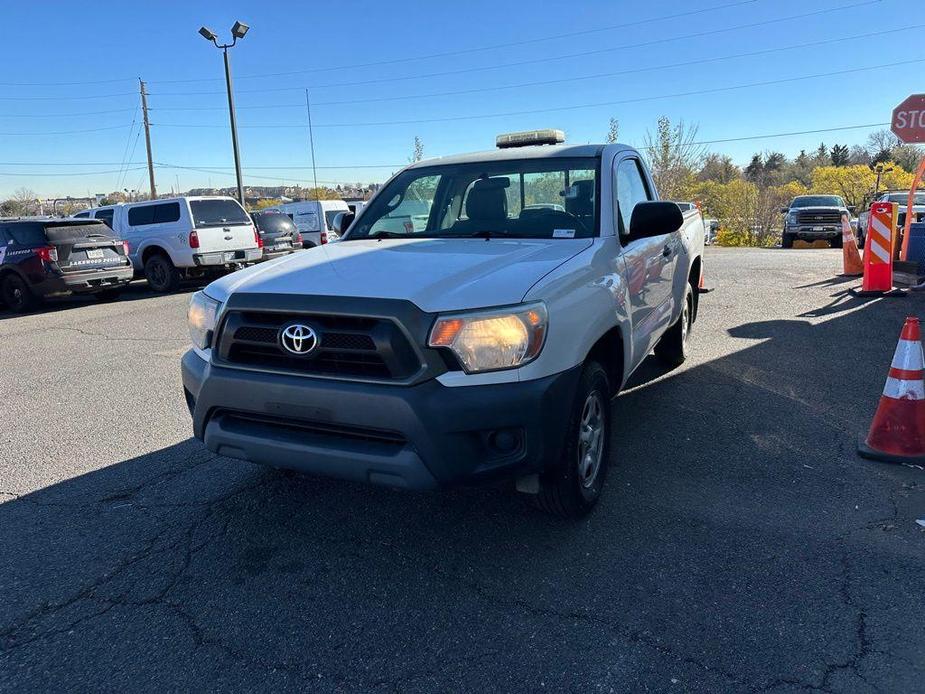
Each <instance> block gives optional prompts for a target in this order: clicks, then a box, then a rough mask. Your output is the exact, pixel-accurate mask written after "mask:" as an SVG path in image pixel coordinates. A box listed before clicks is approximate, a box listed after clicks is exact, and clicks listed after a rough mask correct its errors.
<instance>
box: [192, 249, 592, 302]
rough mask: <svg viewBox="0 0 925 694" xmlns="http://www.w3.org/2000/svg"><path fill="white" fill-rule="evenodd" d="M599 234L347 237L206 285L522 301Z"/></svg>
mask: <svg viewBox="0 0 925 694" xmlns="http://www.w3.org/2000/svg"><path fill="white" fill-rule="evenodd" d="M592 242H593V239H490V240H485V239H468V238H467V239H384V240H365V239H364V240H361V241H341V242H339V243H332V244H327V245H324V246H319V247H317V248H312V249H310V250H307V251H301V252H299V253H296V254H293V255H290V256H286V257H284V258H280V259H278V260H274V261H270V262H268V263H263V264H261V265H257V266H254V267H251V268H248V269H246V270H242V271H240V272H235V273H233V274H231V275H227V276H226V277H223V278H222V279H220V280H217V281H215V282H213V283H212V284H210V285H209V286H208V287H206V290H205V291H206V293H207V294H208V295H209V296H211V297H212V298H213V299H216V300H218V301H225V300H227V298H228V296H229V295H230V294H232V293H238V292H246V293H249V294H306V295H316V296H317V295H321V296H349V297H369V298H373V297H377V298H386V299H406V300H408V301H411V302H413V303H414V304H415V305H417V306H418V307H419V308H420V309H422V310H424V311H428V312H437V311H456V310H463V309H469V308H480V307H485V306H501V305H504V304H516V303H518V302H520V301H521V300H522V299H523V297H524V295H525V294H526V293H527V291H528V290H529V289H530V287H532V286H533V285H534V284H535V283H536V282H537V281H538V280H539V279H540V278H542V277H543V276H544V275H546V274H548V273H550V272H552V271H553V270H554V269H556V268H557V267H559V266H560V265H561V264H562V263H564V262H566V261H567V260H569V259H570V258H573V257H574V256H576V255H577V254H578V253H581V251H583V250H585V249H586V248H589V247H590V246H591V244H592Z"/></svg>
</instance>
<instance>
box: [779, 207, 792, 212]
mask: <svg viewBox="0 0 925 694" xmlns="http://www.w3.org/2000/svg"><path fill="white" fill-rule="evenodd" d="M788 212H790V208H789V207H781V208H780V213H781V214H787V213H788Z"/></svg>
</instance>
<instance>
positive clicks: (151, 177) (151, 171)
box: [138, 77, 157, 200]
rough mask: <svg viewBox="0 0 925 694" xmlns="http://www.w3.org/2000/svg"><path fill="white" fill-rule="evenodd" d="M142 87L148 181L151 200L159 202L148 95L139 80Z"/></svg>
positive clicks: (139, 79)
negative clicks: (155, 179)
mask: <svg viewBox="0 0 925 694" xmlns="http://www.w3.org/2000/svg"><path fill="white" fill-rule="evenodd" d="M138 84H139V85H141V112H142V115H143V116H144V121H145V146H146V147H147V149H148V179H149V180H150V182H151V199H152V200H157V190H156V189H155V188H154V162H153V161H152V158H151V124H150V123H149V122H148V94H147V92H145V83H144V82H143V81H142V79H141V78H140V77H139V78H138Z"/></svg>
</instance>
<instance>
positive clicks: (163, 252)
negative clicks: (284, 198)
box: [92, 196, 263, 292]
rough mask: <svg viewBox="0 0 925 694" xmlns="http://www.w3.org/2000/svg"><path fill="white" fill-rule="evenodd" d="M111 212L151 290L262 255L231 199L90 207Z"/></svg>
mask: <svg viewBox="0 0 925 694" xmlns="http://www.w3.org/2000/svg"><path fill="white" fill-rule="evenodd" d="M110 210H111V211H112V222H111V226H112V228H113V229H114V230H115V231H116V233H117V234H118V235H119V236H120V237H121V238H123V239H125V240H126V241H127V242H128V244H129V249H130V253H131V259H132V263H133V264H134V266H135V269H136V271H137V272H138V273H140V274H143V275H144V277H145V278H146V279H147V280H148V285H149V286H150V287H151V289H153V290H154V291H156V292H167V291H172V290H174V289H176V288H177V286H178V285H179V284H180V281H181V280H183V279H185V278H190V277H202V276H205V275H221V274H224V273H227V272H229V271H231V270H236V269H239V268H241V267H244V266H246V265H249V264H252V263H255V262H257V261H259V260H260V259H261V258H262V257H263V248H262V242H261V240H260V236H259V235H258V234H257V230H256V228H255V227H254V223H253V222H252V221H251V218H250V217H248V215H247V212H245V211H244V208H243V207H241V205H240V204H239V203H238V201H237V200H235V199H234V198H228V197H192V196H184V197H177V198H160V199H158V200H149V201H145V202H136V203H123V204H120V205H115V206H113V207H100V208H96V209H95V210H92V214H94V215H95V218H96V219H103V218H104V215H105V216H108V215H109V212H110Z"/></svg>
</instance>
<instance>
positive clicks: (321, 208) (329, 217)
mask: <svg viewBox="0 0 925 694" xmlns="http://www.w3.org/2000/svg"><path fill="white" fill-rule="evenodd" d="M269 209H271V210H279V211H280V212H283V213H285V214H287V215H289V218H290V219H291V220H292V221H293V222H295V225H296V228H297V229H298V230H299V233H300V234H302V245H303V246H304V247H305V248H314V247H315V246H320V245H322V244H325V243H327V242H328V241H330V240H332V239H333V238H334V237H335V236H336V235H337V234H336V233H335V231H334V227H333V223H334V217H336V216H337V214H338V213H340V212H349V211H350V208H349V207H348V206H347V203H345V202H344V201H343V200H300V201H298V202H287V203H283V204H282V205H277V206H276V207H271V208H269Z"/></svg>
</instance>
